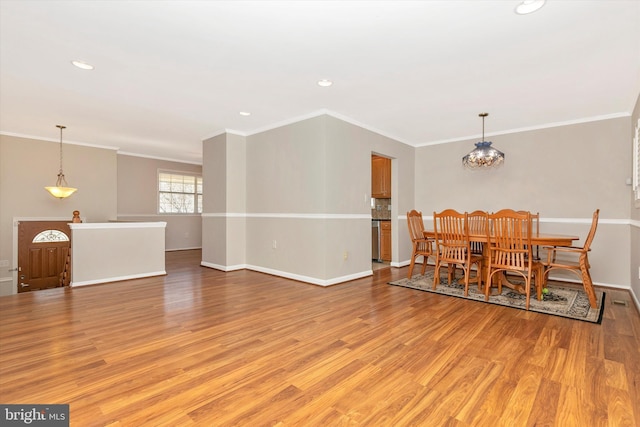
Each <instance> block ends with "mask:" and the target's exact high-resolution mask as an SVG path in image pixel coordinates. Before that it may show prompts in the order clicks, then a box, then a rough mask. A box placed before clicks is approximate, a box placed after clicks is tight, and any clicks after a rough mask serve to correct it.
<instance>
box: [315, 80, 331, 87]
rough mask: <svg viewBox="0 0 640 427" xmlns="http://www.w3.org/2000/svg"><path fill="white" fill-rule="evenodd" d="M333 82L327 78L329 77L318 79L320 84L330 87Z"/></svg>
mask: <svg viewBox="0 0 640 427" xmlns="http://www.w3.org/2000/svg"><path fill="white" fill-rule="evenodd" d="M332 84H333V82H332V81H331V80H327V79H322V80H318V86H322V87H329V86H331V85H332Z"/></svg>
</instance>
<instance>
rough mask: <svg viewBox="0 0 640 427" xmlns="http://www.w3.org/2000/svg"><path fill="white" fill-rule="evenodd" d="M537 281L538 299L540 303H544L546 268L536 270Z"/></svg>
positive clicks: (541, 267)
mask: <svg viewBox="0 0 640 427" xmlns="http://www.w3.org/2000/svg"><path fill="white" fill-rule="evenodd" d="M535 279H536V281H535V284H536V297H537V298H538V301H542V288H544V285H545V281H544V267H543V266H540V267H539V268H538V269H537V270H536V277H535Z"/></svg>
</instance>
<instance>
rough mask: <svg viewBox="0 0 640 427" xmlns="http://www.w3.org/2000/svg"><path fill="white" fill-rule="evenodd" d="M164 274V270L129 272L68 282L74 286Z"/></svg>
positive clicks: (165, 273)
mask: <svg viewBox="0 0 640 427" xmlns="http://www.w3.org/2000/svg"><path fill="white" fill-rule="evenodd" d="M166 275H167V272H166V271H165V270H162V271H152V272H149V273H142V274H131V275H127V276H116V277H105V278H103V279H96V280H86V281H84V282H71V283H70V284H69V287H72V288H75V287H78V286H88V285H99V284H101V283H110V282H121V281H123V280H131V279H142V278H144V277H154V276H166Z"/></svg>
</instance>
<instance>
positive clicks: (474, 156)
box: [462, 113, 504, 170]
mask: <svg viewBox="0 0 640 427" xmlns="http://www.w3.org/2000/svg"><path fill="white" fill-rule="evenodd" d="M488 115H489V113H480V114H478V116H480V117H482V141H480V142H476V148H475V149H474V150H473V151H471V152H470V153H469V154H467V155H466V156H464V157H463V158H462V164H463V165H464V167H466V168H467V169H474V170H475V169H481V168H491V167H498V166H500V165H502V164H503V163H504V153H503V152H502V151H500V150H497V149H495V148H493V147H492V146H491V142H490V141H485V140H484V118H485V117H487V116H488Z"/></svg>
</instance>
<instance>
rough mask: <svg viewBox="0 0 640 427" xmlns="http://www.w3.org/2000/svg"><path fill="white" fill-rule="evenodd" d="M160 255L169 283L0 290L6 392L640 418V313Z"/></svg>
mask: <svg viewBox="0 0 640 427" xmlns="http://www.w3.org/2000/svg"><path fill="white" fill-rule="evenodd" d="M199 260H200V252H199V251H184V252H172V253H168V254H167V271H168V275H167V276H165V277H156V278H148V279H138V280H132V281H126V282H118V283H111V284H104V285H96V286H86V287H82V288H75V289H53V290H45V291H39V292H33V293H26V294H19V295H11V296H4V297H0V316H1V318H0V346H1V347H0V403H22V404H27V403H30V404H34V403H38V404H47V403H68V404H70V418H71V425H72V426H83V427H84V426H103V425H110V426H136V427H137V426H154V427H155V426H191V425H193V426H236V425H237V426H252V427H253V426H270V425H277V426H305V427H306V426H336V425H340V426H341V425H351V426H394V427H395V426H408V425H416V426H491V427H493V426H509V427H513V426H562V427H567V426H579V427H585V426H589V427H593V426H616V427H620V426H639V425H640V316H639V315H638V312H637V311H636V309H635V307H634V306H633V303H630V304H629V306H628V307H624V306H619V305H613V304H611V301H612V300H614V299H618V300H627V301H629V300H630V297H629V295H628V293H627V292H626V291H611V290H606V292H607V306H606V310H605V313H604V320H603V321H602V324H601V325H596V324H590V323H586V322H581V321H575V320H569V319H563V318H560V317H554V316H547V315H543V314H537V313H527V312H524V311H521V310H516V309H511V308H507V307H499V306H494V305H489V304H482V303H478V302H472V301H466V300H462V299H457V298H451V297H446V296H441V295H435V294H430V293H426V292H420V291H416V290H411V289H406V288H401V287H395V286H389V285H387V282H388V281H389V280H394V279H397V278H399V277H401V276H404V275H405V274H406V273H407V268H400V269H398V268H389V269H382V270H379V271H376V272H375V273H374V276H372V277H368V278H365V279H360V280H356V281H352V282H349V283H345V284H341V285H336V286H332V287H329V288H323V287H319V286H314V285H308V284H303V283H299V282H295V281H292V280H287V279H282V278H278V277H273V276H269V275H265V274H261V273H257V272H251V271H246V270H243V271H237V272H230V273H223V272H220V271H216V270H213V269H208V268H204V267H200V266H199V265H198V264H199Z"/></svg>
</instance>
